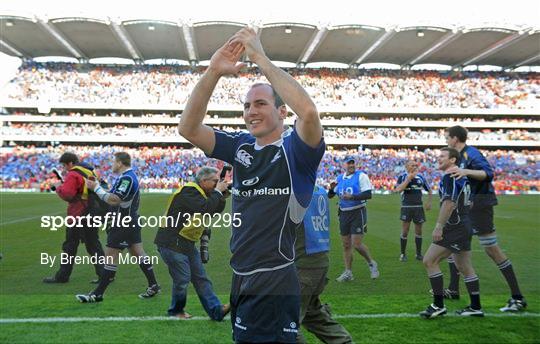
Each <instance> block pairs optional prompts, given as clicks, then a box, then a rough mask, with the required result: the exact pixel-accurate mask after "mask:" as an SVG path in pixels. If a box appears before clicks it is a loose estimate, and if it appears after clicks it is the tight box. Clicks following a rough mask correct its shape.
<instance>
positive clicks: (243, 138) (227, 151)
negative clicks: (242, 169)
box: [209, 129, 251, 165]
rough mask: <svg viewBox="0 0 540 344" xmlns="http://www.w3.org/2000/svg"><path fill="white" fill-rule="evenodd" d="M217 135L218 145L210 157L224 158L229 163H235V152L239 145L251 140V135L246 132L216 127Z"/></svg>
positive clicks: (215, 133) (215, 132)
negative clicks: (228, 130) (229, 130)
mask: <svg viewBox="0 0 540 344" xmlns="http://www.w3.org/2000/svg"><path fill="white" fill-rule="evenodd" d="M214 135H215V137H216V145H215V146H214V151H213V152H212V154H210V155H209V157H210V158H214V159H219V160H223V161H225V162H227V163H229V164H231V165H232V164H233V163H234V154H235V153H236V150H237V149H238V146H239V145H240V144H241V143H243V142H247V141H249V138H250V137H251V135H249V134H248V133H245V132H241V131H237V132H227V131H223V130H219V129H214Z"/></svg>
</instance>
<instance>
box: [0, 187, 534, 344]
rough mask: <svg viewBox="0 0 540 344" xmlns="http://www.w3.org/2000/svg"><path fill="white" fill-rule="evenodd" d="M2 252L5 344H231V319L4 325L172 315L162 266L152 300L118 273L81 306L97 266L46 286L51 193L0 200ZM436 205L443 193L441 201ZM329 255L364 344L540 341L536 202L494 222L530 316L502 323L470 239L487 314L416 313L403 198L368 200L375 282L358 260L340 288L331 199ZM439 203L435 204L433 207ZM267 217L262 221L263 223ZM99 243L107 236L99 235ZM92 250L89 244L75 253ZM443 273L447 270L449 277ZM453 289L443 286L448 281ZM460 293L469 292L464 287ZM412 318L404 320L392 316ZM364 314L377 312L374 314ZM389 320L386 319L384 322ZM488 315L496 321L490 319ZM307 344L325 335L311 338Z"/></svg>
mask: <svg viewBox="0 0 540 344" xmlns="http://www.w3.org/2000/svg"><path fill="white" fill-rule="evenodd" d="M0 198H1V204H0V206H1V214H0V215H1V219H0V224H1V226H0V227H1V229H0V252H1V253H2V254H3V258H2V260H1V261H0V342H3V343H8V342H9V343H18V342H39V343H59V342H81V343H82V342H89V343H102V342H122V343H123V342H129V343H148V342H158V341H159V342H161V343H167V342H173V341H174V342H180V343H228V342H231V326H230V323H229V321H228V320H226V321H224V322H221V323H218V322H213V321H210V320H204V319H203V320H195V321H164V320H162V319H156V320H146V321H140V320H132V321H106V320H105V321H99V322H95V321H77V322H57V323H49V322H47V323H28V322H22V323H2V321H1V319H15V318H16V319H28V318H50V317H62V318H77V317H90V318H104V317H144V316H148V317H157V316H164V315H166V309H167V306H168V304H169V301H170V288H171V282H170V278H169V275H168V273H167V270H166V266H165V264H164V263H163V262H162V261H161V260H160V263H159V264H158V265H157V266H155V269H156V275H157V278H158V280H159V282H160V284H161V285H162V287H163V293H162V294H160V295H158V296H157V297H155V298H153V299H149V300H140V299H138V298H137V294H139V293H140V292H142V291H143V290H144V287H145V279H144V276H143V274H142V273H141V272H140V270H139V268H138V267H137V266H132V265H129V266H120V267H119V272H118V273H117V279H116V281H115V282H114V283H113V284H111V285H110V287H109V289H108V291H107V294H106V295H105V301H104V302H103V303H99V304H79V303H78V302H76V300H75V298H74V295H75V294H76V293H81V292H88V291H90V290H91V288H92V286H91V285H90V284H89V281H90V280H91V279H93V278H94V272H93V267H92V266H88V265H79V266H75V268H74V272H73V274H72V276H71V280H70V282H69V283H67V284H60V285H46V284H43V283H42V282H41V279H42V278H43V277H45V276H49V275H52V274H53V273H54V272H55V271H56V269H57V266H55V267H54V268H50V267H47V266H45V265H41V264H40V253H41V252H47V253H49V254H54V255H57V254H59V253H60V250H61V243H62V241H63V237H64V231H63V230H59V231H57V232H51V231H49V230H47V229H43V228H40V216H42V215H63V214H65V208H66V204H65V203H64V202H62V201H61V200H59V199H58V197H56V196H55V195H51V194H37V195H36V194H10V193H2V194H0ZM167 198H168V195H163V194H145V195H143V197H142V200H141V214H143V215H162V214H163V211H164V209H163V208H164V206H165V204H166V201H167ZM435 199H436V198H435ZM331 203H332V215H333V217H332V222H331V240H332V248H331V252H330V264H331V268H330V272H329V276H328V277H329V278H330V282H329V283H328V286H327V288H326V290H325V292H324V294H323V295H322V297H321V298H322V300H323V302H326V303H328V304H330V305H331V307H332V310H333V312H334V314H335V315H336V316H337V317H339V321H340V322H341V323H342V324H343V325H344V326H345V327H346V328H347V329H348V330H349V331H350V332H351V334H352V336H353V338H354V339H355V341H356V342H363V343H375V342H376V343H433V342H437V343H462V342H467V343H539V342H540V317H539V314H540V306H539V302H540V231H539V230H540V226H539V224H540V215H539V214H540V212H539V211H540V197H538V196H503V197H499V203H500V204H499V206H497V207H496V213H495V214H496V215H495V216H496V218H495V221H496V226H497V233H498V234H499V243H500V244H501V247H502V248H503V249H504V250H505V251H506V253H507V254H508V256H509V257H510V258H511V260H512V262H513V263H514V267H515V270H516V273H517V276H518V279H519V281H520V284H521V288H522V291H523V293H524V295H525V296H526V298H527V301H528V303H529V308H528V309H527V316H523V317H517V316H502V317H500V316H498V315H499V313H500V312H499V310H498V308H499V307H501V306H503V304H504V303H505V302H506V300H507V298H508V296H509V292H508V288H507V286H506V283H505V281H504V279H503V277H502V275H501V274H500V273H499V271H498V269H497V267H496V266H495V265H494V264H493V263H492V262H491V261H490V260H489V258H488V257H487V256H486V255H485V254H484V253H483V252H482V251H481V248H480V247H479V245H478V242H477V240H476V239H473V240H474V242H473V263H474V266H475V268H476V270H477V273H478V275H479V277H480V286H481V292H482V301H483V306H484V310H485V311H486V312H487V313H488V316H486V317H485V318H479V319H477V318H475V319H470V318H465V319H463V318H462V319H460V318H457V317H447V318H443V319H435V320H433V321H426V320H423V319H420V318H417V317H415V316H412V314H415V313H417V312H419V311H421V310H423V309H424V308H425V307H426V306H427V305H428V303H429V302H430V301H431V300H430V297H429V295H428V294H427V291H428V290H429V282H428V280H427V278H426V273H425V270H424V269H423V267H422V264H421V263H420V262H417V261H415V260H414V259H411V258H413V257H414V256H413V252H414V240H413V238H414V236H413V235H412V234H413V231H412V228H411V233H410V234H409V245H408V252H409V261H408V262H406V263H402V262H399V261H398V256H399V234H400V222H399V220H398V216H399V198H398V197H397V196H396V195H394V196H375V197H374V199H373V200H371V201H370V202H369V205H368V217H369V226H368V228H369V230H368V234H367V236H366V238H365V242H366V243H367V245H368V246H369V248H370V250H371V252H372V255H373V257H374V259H375V260H376V261H377V262H378V263H379V268H380V271H381V276H380V278H379V279H378V280H371V279H370V278H369V271H368V268H367V265H366V264H365V262H364V261H363V259H362V258H361V257H360V255H358V254H355V257H354V263H353V272H354V275H355V280H354V281H352V282H349V283H345V284H339V283H337V282H335V278H336V277H337V276H338V275H339V274H340V273H341V271H342V269H343V262H342V256H341V244H340V241H339V233H338V231H337V228H338V227H337V218H336V216H335V214H336V212H335V210H336V206H335V202H334V201H332V202H331ZM434 203H435V202H434ZM434 208H435V209H433V210H432V211H430V212H426V214H427V218H428V221H427V224H426V225H425V226H424V250H425V249H426V248H427V245H428V244H429V242H430V236H431V230H432V229H433V225H434V222H435V216H436V212H437V210H438V207H437V206H436V205H435V207H434ZM264 215H265V214H261V216H264ZM154 235H155V229H154V228H145V229H143V241H144V245H145V248H146V251H147V253H148V254H150V255H158V253H157V251H156V248H155V246H154V245H153V244H152V242H153V239H154ZM229 236H230V232H229V230H227V229H221V228H218V229H215V230H214V231H213V233H212V240H211V243H210V255H211V259H210V262H209V264H207V266H206V269H207V272H208V274H209V276H210V278H211V280H212V281H213V283H214V287H215V290H216V293H217V294H218V295H219V296H220V298H221V300H222V301H223V302H227V301H228V293H229V287H230V281H231V269H230V267H229V264H228V260H229V256H230V253H229V250H228V240H229ZM100 238H101V240H102V242H104V240H105V233H101V234H100ZM83 254H86V252H85V249H84V246H82V245H81V246H80V247H79V255H83ZM446 271H447V266H446V264H443V272H446ZM445 284H446V282H445ZM461 290H462V294H463V295H466V294H465V293H464V291H465V287H464V285H463V282H462V284H461ZM467 302H468V300H467V297H464V298H463V297H462V299H461V300H459V301H452V302H447V308H449V311H450V312H452V313H453V312H454V310H457V309H459V308H461V307H463V306H465V305H466V304H467ZM186 309H187V310H188V311H189V312H191V313H192V314H194V315H196V316H200V317H204V316H205V313H204V310H203V309H202V307H201V305H200V304H199V301H198V298H197V296H196V295H195V292H194V291H193V289H190V291H189V295H188V307H187V308H186ZM401 313H405V314H409V316H404V317H397V316H395V315H396V314H401ZM366 314H367V315H370V314H371V315H377V316H376V317H369V316H366ZM381 314H388V315H389V316H388V317H384V316H383V315H381ZM490 315H491V316H490ZM307 339H308V341H309V342H310V343H312V342H313V343H317V339H316V338H315V337H313V336H311V335H309V334H308V335H307Z"/></svg>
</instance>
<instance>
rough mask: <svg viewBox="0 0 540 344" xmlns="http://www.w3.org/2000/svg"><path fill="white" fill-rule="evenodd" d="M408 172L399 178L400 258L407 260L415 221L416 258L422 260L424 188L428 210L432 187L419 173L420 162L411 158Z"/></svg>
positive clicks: (424, 217) (424, 220)
mask: <svg viewBox="0 0 540 344" xmlns="http://www.w3.org/2000/svg"><path fill="white" fill-rule="evenodd" d="M405 169H406V171H407V172H406V173H402V174H400V175H399V176H398V178H397V183H396V189H395V191H396V192H401V215H400V220H401V237H400V243H401V254H400V256H399V260H400V261H402V262H405V261H407V254H406V253H405V252H406V249H407V236H408V235H409V229H410V227H411V221H413V222H414V232H415V238H414V241H415V244H416V259H417V260H422V259H423V257H422V224H423V223H424V222H426V215H425V213H424V204H423V203H422V190H425V191H426V192H427V193H428V201H427V203H426V210H430V209H431V187H430V186H429V184H428V182H427V180H426V178H424V176H423V175H421V174H419V173H418V163H417V162H416V161H414V160H409V161H408V162H407V163H406V164H405Z"/></svg>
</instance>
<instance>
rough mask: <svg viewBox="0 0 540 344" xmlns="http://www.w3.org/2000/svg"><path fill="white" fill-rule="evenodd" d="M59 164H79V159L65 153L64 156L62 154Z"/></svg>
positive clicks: (72, 154)
mask: <svg viewBox="0 0 540 344" xmlns="http://www.w3.org/2000/svg"><path fill="white" fill-rule="evenodd" d="M59 162H60V163H61V164H69V163H70V162H71V163H74V164H77V163H78V162H79V158H77V156H76V155H75V153H71V152H65V153H64V154H62V156H60V160H59Z"/></svg>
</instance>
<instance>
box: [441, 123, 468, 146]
mask: <svg viewBox="0 0 540 344" xmlns="http://www.w3.org/2000/svg"><path fill="white" fill-rule="evenodd" d="M445 131H446V132H447V133H448V136H450V137H457V138H458V140H459V142H463V143H465V142H466V141H467V129H465V128H463V127H462V126H461V125H455V126H453V127H450V128H446V130H445Z"/></svg>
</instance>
